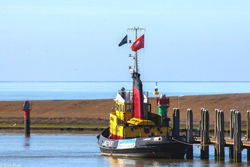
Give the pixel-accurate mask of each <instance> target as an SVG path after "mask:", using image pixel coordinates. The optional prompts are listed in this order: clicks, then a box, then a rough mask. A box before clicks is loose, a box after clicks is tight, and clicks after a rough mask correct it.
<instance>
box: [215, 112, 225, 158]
mask: <svg viewBox="0 0 250 167" xmlns="http://www.w3.org/2000/svg"><path fill="white" fill-rule="evenodd" d="M216 125H217V134H216V143H215V150H216V151H215V154H216V160H219V161H221V160H224V157H225V151H224V144H225V141H224V112H223V111H222V110H219V111H218V110H217V123H216Z"/></svg>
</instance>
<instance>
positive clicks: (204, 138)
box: [201, 108, 209, 159]
mask: <svg viewBox="0 0 250 167" xmlns="http://www.w3.org/2000/svg"><path fill="white" fill-rule="evenodd" d="M201 113H202V114H201V115H202V118H201V159H209V146H208V144H209V113H208V111H207V110H206V109H205V108H202V109H201Z"/></svg>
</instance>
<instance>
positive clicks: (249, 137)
mask: <svg viewBox="0 0 250 167" xmlns="http://www.w3.org/2000/svg"><path fill="white" fill-rule="evenodd" d="M247 141H250V110H247ZM247 160H248V161H250V147H247Z"/></svg>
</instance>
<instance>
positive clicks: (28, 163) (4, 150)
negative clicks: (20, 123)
mask: <svg viewBox="0 0 250 167" xmlns="http://www.w3.org/2000/svg"><path fill="white" fill-rule="evenodd" d="M96 141H97V139H96V134H38V133H37V134H32V136H31V138H30V139H25V138H24V136H23V134H21V133H2V134H0V166H1V167H3V166H4V165H5V167H7V166H8V167H34V166H35V167H44V166H46V167H68V166H72V167H78V166H79V167H80V166H81V167H83V166H86V167H95V166H98V167H99V166H104V167H105V166H114V167H116V166H121V167H123V166H124V167H125V166H131V167H141V166H211V167H212V166H224V165H226V166H234V163H230V162H229V159H228V149H227V148H226V149H225V150H226V151H225V153H226V160H225V162H216V161H215V160H214V148H213V147H212V146H211V147H210V153H209V158H210V160H209V161H202V160H200V158H199V147H198V146H194V160H166V159H134V158H112V157H106V156H101V155H100V151H99V149H98V147H97V144H96ZM242 155H243V156H242V159H243V162H242V163H240V166H247V165H248V163H247V162H246V150H244V151H243V154H242Z"/></svg>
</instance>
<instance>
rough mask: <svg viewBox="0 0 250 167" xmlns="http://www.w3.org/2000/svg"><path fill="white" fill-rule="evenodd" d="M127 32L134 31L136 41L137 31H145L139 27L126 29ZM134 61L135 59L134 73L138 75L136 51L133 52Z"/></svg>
mask: <svg viewBox="0 0 250 167" xmlns="http://www.w3.org/2000/svg"><path fill="white" fill-rule="evenodd" d="M127 30H128V31H135V40H136V39H137V32H138V31H146V29H145V28H140V27H134V28H128V29H127ZM134 59H135V65H134V72H135V73H138V54H137V51H136V52H135V56H134Z"/></svg>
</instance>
